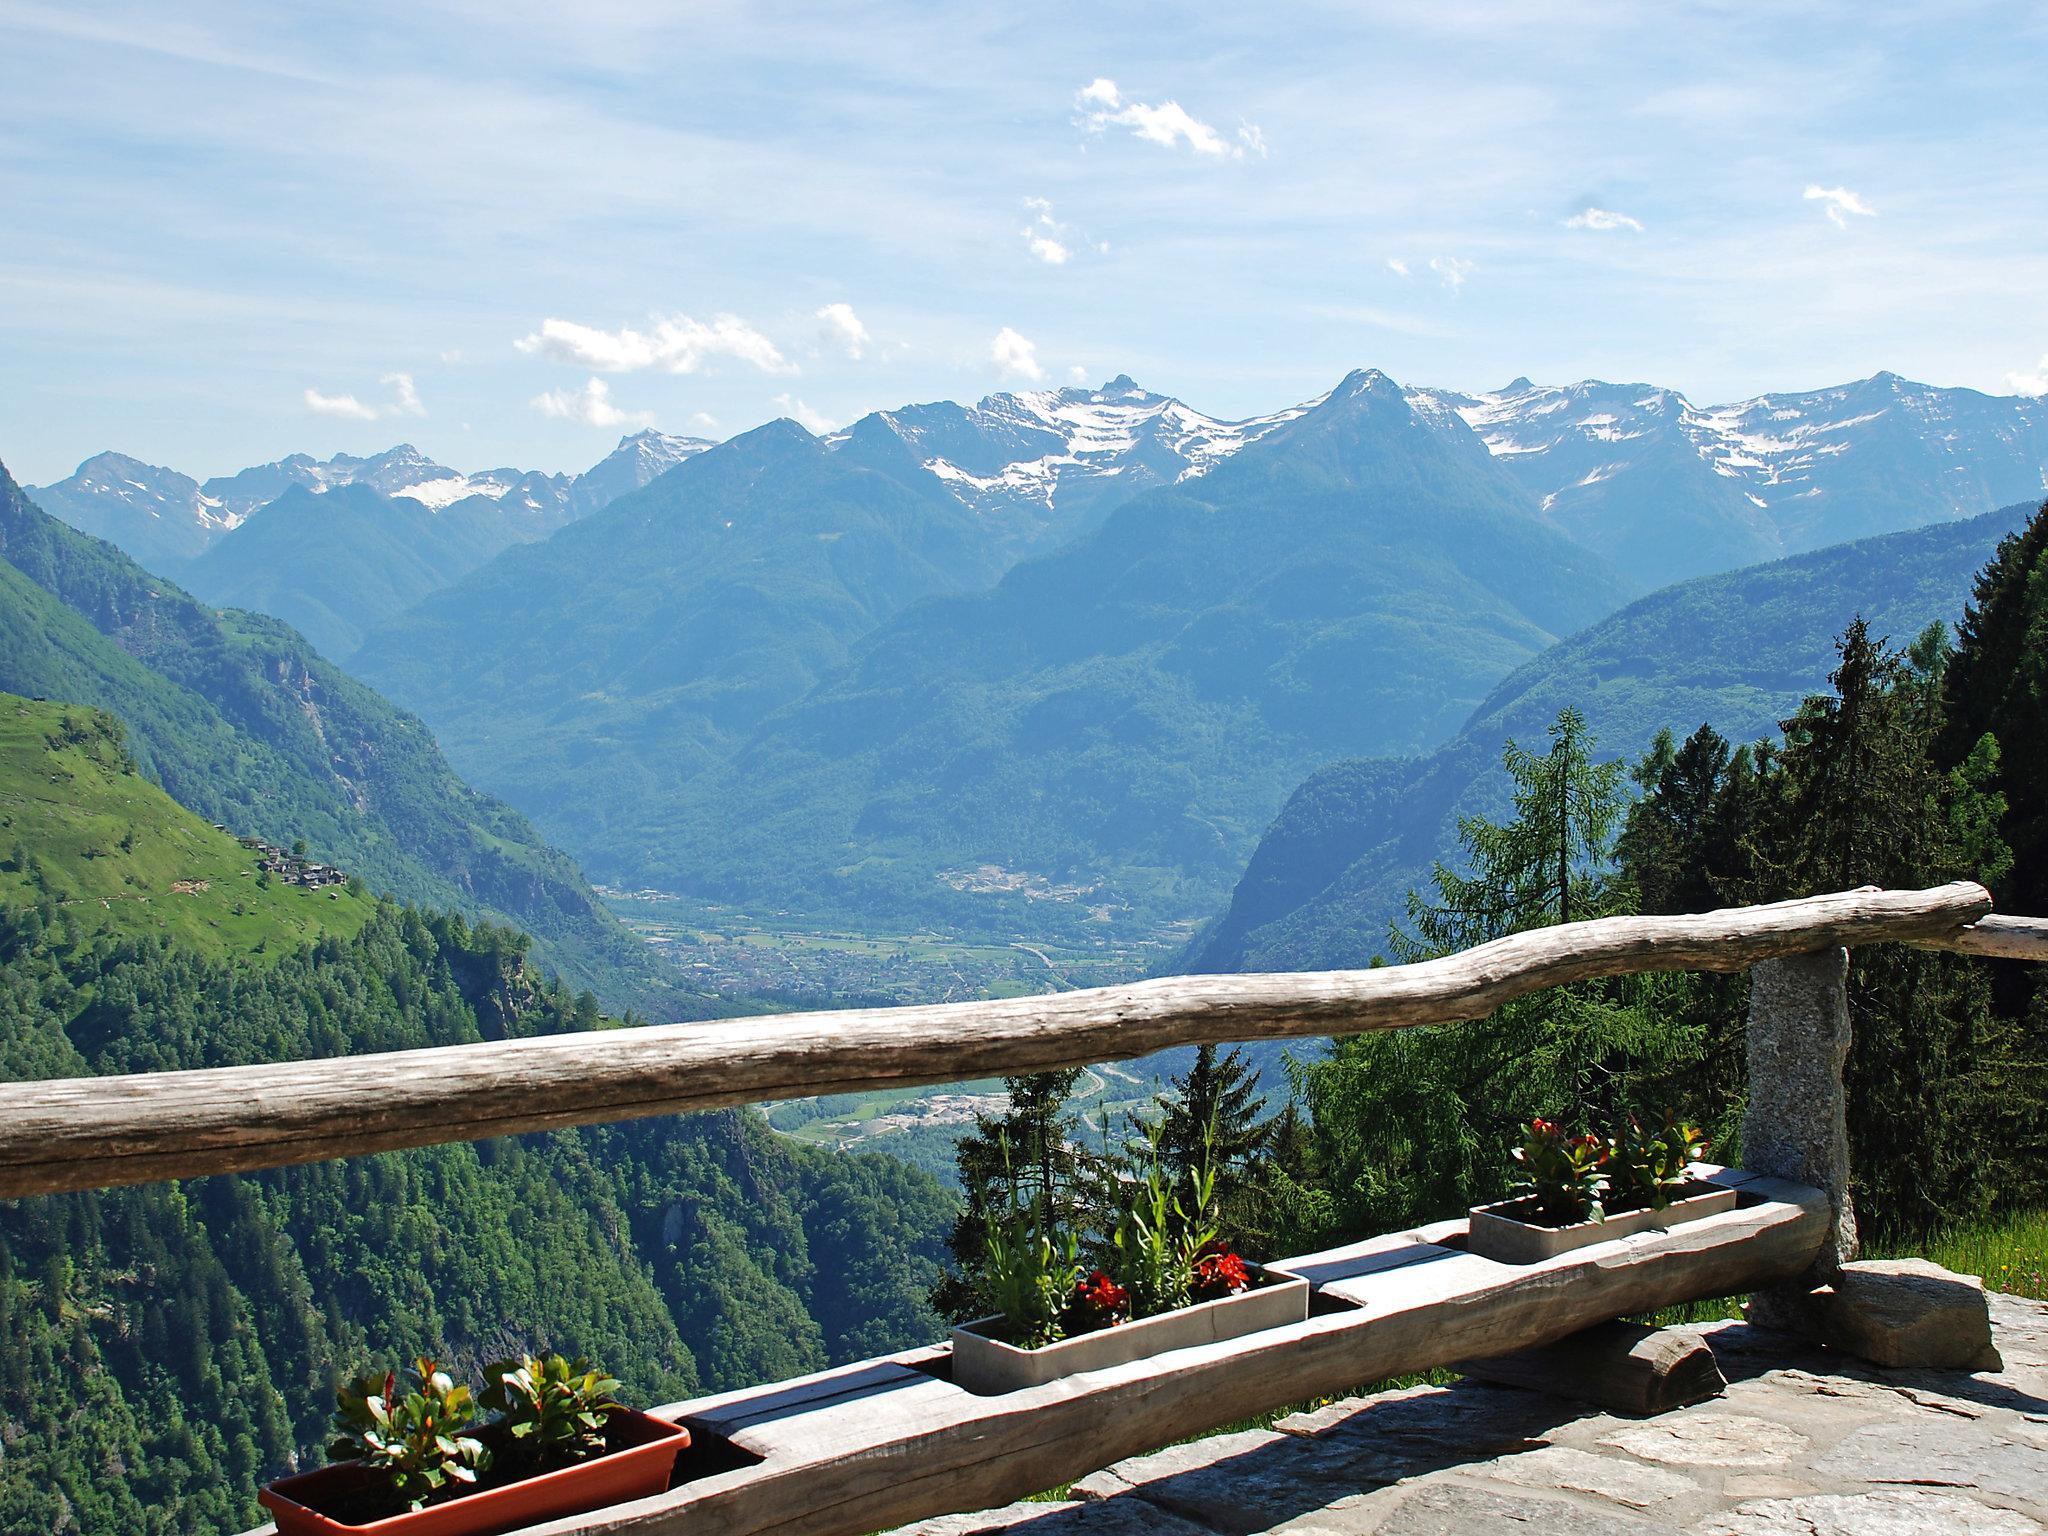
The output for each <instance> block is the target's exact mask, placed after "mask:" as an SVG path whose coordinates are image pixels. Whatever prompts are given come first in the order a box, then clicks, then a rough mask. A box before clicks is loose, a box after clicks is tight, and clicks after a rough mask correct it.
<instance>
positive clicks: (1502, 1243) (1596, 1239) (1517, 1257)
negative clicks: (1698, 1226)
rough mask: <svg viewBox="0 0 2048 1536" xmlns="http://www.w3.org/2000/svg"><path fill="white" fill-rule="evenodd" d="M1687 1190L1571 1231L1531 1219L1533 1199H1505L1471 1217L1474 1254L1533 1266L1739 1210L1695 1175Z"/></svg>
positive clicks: (1727, 1193)
mask: <svg viewBox="0 0 2048 1536" xmlns="http://www.w3.org/2000/svg"><path fill="white" fill-rule="evenodd" d="M1686 1188H1687V1189H1689V1190H1692V1191H1694V1192H1693V1193H1691V1194H1687V1195H1685V1196H1682V1197H1681V1198H1679V1199H1677V1200H1674V1201H1672V1202H1671V1203H1670V1204H1669V1205H1667V1206H1665V1207H1664V1208H1663V1209H1661V1210H1649V1209H1644V1210H1640V1211H1621V1212H1619V1213H1617V1214H1614V1215H1610V1216H1608V1217H1607V1218H1606V1220H1604V1221H1578V1222H1573V1223H1572V1224H1571V1225H1570V1226H1568V1227H1547V1226H1544V1225H1543V1224H1542V1223H1541V1222H1538V1221H1532V1220H1530V1219H1529V1216H1530V1214H1531V1212H1532V1211H1533V1208H1534V1206H1535V1199H1534V1197H1533V1196H1524V1197H1523V1198H1522V1199H1520V1200H1503V1201H1501V1202H1500V1203H1499V1204H1497V1205H1475V1206H1473V1207H1472V1212H1471V1239H1470V1241H1471V1247H1472V1251H1473V1252H1474V1253H1477V1254H1483V1255H1485V1256H1486V1257H1487V1258H1489V1259H1498V1260H1499V1261H1500V1262H1501V1263H1503V1264H1534V1263H1536V1262H1537V1261H1538V1260H1541V1259H1554V1258H1556V1257H1557V1256H1558V1255H1559V1254H1560V1253H1569V1252H1571V1251H1572V1250H1573V1249H1574V1248H1584V1247H1585V1246H1586V1245H1587V1244H1589V1243H1604V1242H1608V1241H1610V1240H1612V1239H1614V1238H1617V1237H1629V1236H1632V1235H1633V1234H1635V1233H1637V1232H1651V1231H1668V1230H1670V1229H1671V1228H1672V1227H1676V1226H1681V1225H1683V1224H1684V1223H1686V1222H1688V1221H1698V1220H1699V1219H1700V1218H1701V1217H1702V1216H1712V1215H1715V1214H1716V1213H1718V1212H1721V1211H1731V1210H1733V1209H1734V1208H1735V1191H1734V1190H1732V1189H1723V1188H1721V1187H1720V1186H1718V1185H1715V1184H1713V1183H1710V1182H1709V1181H1708V1180H1706V1179H1704V1178H1700V1177H1697V1176H1695V1177H1693V1178H1690V1179H1688V1181H1687V1183H1686Z"/></svg>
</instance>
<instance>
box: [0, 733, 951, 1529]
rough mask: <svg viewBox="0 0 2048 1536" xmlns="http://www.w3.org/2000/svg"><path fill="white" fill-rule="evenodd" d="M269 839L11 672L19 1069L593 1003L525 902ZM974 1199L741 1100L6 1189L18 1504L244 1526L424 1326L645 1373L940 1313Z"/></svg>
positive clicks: (8, 1494)
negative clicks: (221, 814)
mask: <svg viewBox="0 0 2048 1536" xmlns="http://www.w3.org/2000/svg"><path fill="white" fill-rule="evenodd" d="M252 865H253V861H252V859H251V857H250V856H249V855H248V854H247V853H246V852H245V851H244V850H243V849H242V848H241V846H240V845H239V844H238V843H236V842H235V841H234V840H233V839H231V838H228V837H226V836H225V835H224V834H221V833H218V832H216V831H215V830H214V829H213V828H212V827H210V826H209V825H207V824H206V823H205V822H203V821H200V820H199V819H198V818H196V817H194V816H192V815H191V814H190V813H188V812H186V811H184V810H183V809H181V808H180V807H178V806H177V805H176V804H174V803H173V802H172V801H170V800H169V799H168V798H167V797H166V796H165V795H164V794H163V793H162V792H161V791H160V790H158V789H157V788H155V786H153V785H151V784H150V783H148V782H147V781H146V780H144V779H142V778H141V777H139V776H138V775H137V773H136V772H135V770H134V768H133V766H132V765H131V764H130V763H129V761H128V760H127V758H126V757H125V755H124V752H123V749H122V745H121V731H120V729H119V727H118V726H117V725H116V723H115V722H114V721H113V720H112V719H111V718H110V717H108V716H106V715H104V714H101V713H98V712H96V711H93V710H91V709H88V708H86V707H83V706H79V705H73V704H65V703H61V702H47V703H45V702H36V701H32V700H22V699H18V698H14V697H0V1081H9V1080H21V1079H28V1078H43V1077H53V1076H82V1075H88V1074H97V1073H127V1072H151V1071H169V1070H179V1069H186V1068H194V1067H211V1066H225V1065H231V1064H235V1063H239V1062H249V1061H258V1060H262V1061H279V1060H294V1059H303V1058H308V1057H317V1056H327V1055H335V1054H342V1053H357V1052H368V1051H391V1050H406V1049H416V1048H421V1047H427V1046H438V1045H459V1044H466V1043H471V1042H476V1041H480V1040H484V1039H490V1038H504V1037H507V1036H524V1035H532V1034H539V1033H552V1032H560V1031H568V1030H581V1029H594V1028H606V1027H610V1022H609V1021H608V1020H606V1019H604V1018H603V1017H602V1016H601V1015H600V1014H599V1013H598V1011H597V1009H596V1008H595V1006H594V1005H593V1004H592V1002H591V1000H590V999H589V997H588V996H587V995H585V996H581V997H579V996H578V995H576V994H575V993H574V992H572V991H571V990H570V989H568V988H566V987H564V986H563V985H561V984H560V983H559V982H558V981H555V980H553V979H551V978H549V977H548V976H546V975H544V974H542V973H541V972H539V971H538V970H537V969H536V968H535V967H534V966H533V965H532V964H531V963H530V961H529V958H528V955H529V946H528V941H527V939H526V937H525V935H523V934H521V933H518V932H517V931H515V930H512V929H507V928H502V927H497V926H492V925H484V924H474V925H473V924H471V923H469V922H467V921H466V920H465V919H464V918H463V917H461V916H460V915H458V914H452V913H444V912H433V911H425V910H421V909H419V908H416V907H409V906H401V905H400V904H398V903H397V902H395V901H392V900H390V899H389V898H385V899H382V900H377V901H371V900H369V899H367V898H365V897H362V896H360V895H355V894H351V893H350V892H349V891H348V890H346V889H345V888H340V889H332V890H325V891H310V890H304V889H299V888H295V887H290V886H287V885H285V884H284V883H282V882H280V881H278V880H276V879H272V880H271V881H270V882H269V883H268V884H266V883H265V881H264V879H263V877H262V875H261V874H260V873H258V872H256V871H255V870H254V869H253V867H252ZM956 1209H957V1207H956V1203H955V1201H954V1200H953V1198H952V1197H951V1196H950V1195H949V1194H948V1193H947V1192H946V1191H945V1190H944V1189H943V1188H942V1187H941V1186H940V1185H939V1183H938V1182H937V1181H936V1180H935V1179H933V1178H932V1177H930V1176H929V1175H926V1174H922V1173H919V1172H917V1171H916V1170H914V1169H911V1168H908V1167H906V1166H904V1165H903V1164H900V1163H897V1162H894V1161H893V1160H890V1159H888V1158H883V1157H877V1156H848V1155H844V1154H836V1153H831V1152H826V1151H823V1150H820V1149H816V1148H810V1147H805V1146H801V1145H798V1144H796V1143H793V1142H790V1141H787V1140H784V1139H783V1138H780V1137H777V1136H775V1135H773V1134H772V1133H771V1132H770V1131H769V1130H768V1129H767V1127H766V1126H765V1125H764V1124H763V1123H762V1122H761V1121H760V1120H759V1119H758V1118H757V1117H754V1116H751V1115H745V1114H737V1113H729V1114H717V1115H702V1116H695V1117H688V1118H683V1119H670V1120H654V1121H640V1122H635V1123H633V1124H630V1125H624V1126H614V1127H604V1128H598V1129H592V1130H588V1131H577V1132H560V1133H554V1134H550V1135H541V1136H531V1137H525V1138H520V1139H517V1140H505V1141H496V1142H487V1143H481V1144H477V1145H457V1146H446V1147H435V1148H428V1149H423V1150H420V1151H414V1152H405V1153H396V1154H390V1155H386V1156H380V1157H367V1158H356V1159H351V1160H348V1161H346V1162H337V1163H324V1164H316V1165H311V1166H307V1167H302V1168H293V1169H285V1170H281V1171H278V1172H276V1173H271V1174H265V1175H261V1176H258V1177H221V1178H214V1179H202V1180H195V1181H190V1182H186V1183H181V1184H157V1185H146V1186H142V1187H138V1188H133V1189H123V1190H113V1191H106V1192H100V1193H93V1194H83V1195H66V1196H53V1197H48V1198H42V1199H31V1200H14V1201H0V1423H4V1424H5V1425H6V1426H8V1437H7V1444H6V1454H5V1456H4V1457H0V1530H4V1531H8V1532H16V1531H20V1532H29V1531H38V1532H40V1531H49V1532H62V1533H71V1536H214V1533H223V1536H224V1533H232V1532H237V1531H241V1530H245V1529H247V1528H249V1527H250V1526H253V1525H255V1524H257V1523H258V1522H259V1521H260V1519H261V1511H260V1510H259V1509H258V1508H257V1507H256V1504H255V1500H254V1496H255V1490H256V1488H257V1487H258V1485H259V1484H260V1483H261V1482H263V1481H265V1480H268V1479H269V1478H272V1477H275V1476H277V1475H279V1474H280V1473H282V1472H284V1471H287V1470H290V1469H292V1468H294V1467H302V1466H305V1465H307V1464H310V1463H315V1462H317V1461H318V1460H319V1459H320V1457H321V1455H322V1454H323V1447H324V1445H325V1443H326V1439H327V1434H326V1430H327V1417H328V1413H329V1410H330V1409H331V1407H332V1404H333V1387H334V1383H335V1382H336V1381H337V1380H338V1379H340V1378H342V1377H345V1376H348V1375H353V1374H355V1373H357V1372H359V1371H361V1370H363V1369H366V1368H368V1367H370V1366H371V1365H372V1364H373V1363H374V1364H377V1365H385V1366H388V1365H392V1364H396V1363H397V1362H399V1361H400V1360H402V1359H408V1358H411V1357H412V1356H414V1355H417V1354H421V1353H425V1354H431V1355H434V1356H437V1357H438V1358H441V1359H444V1360H451V1361H457V1362H476V1361H480V1360H483V1359H487V1358H491V1357H493V1356H495V1355H496V1354H498V1353H500V1352H502V1351H505V1350H509V1349H515V1348H520V1347H534V1348H547V1349H560V1350H563V1351H566V1352H568V1353H571V1354H578V1353H587V1354H590V1355H591V1356H593V1357H595V1358H597V1359H600V1360H602V1361H603V1362H604V1363H605V1364H606V1365H607V1366H608V1367H609V1368H610V1369H611V1370H612V1371H613V1373H614V1374H616V1375H617V1376H618V1377H619V1378H620V1379H621V1380H622V1381H623V1382H624V1383H625V1384H626V1390H627V1392H628V1393H629V1394H630V1396H631V1397H633V1398H634V1399H635V1400H637V1401H639V1402H642V1403H648V1404H655V1403H660V1402H663V1401H668V1400H671V1399H674V1398H677V1397H683V1396H689V1395H693V1394H695V1393H698V1392H700V1391H707V1390H717V1389H720V1388H726V1387H735V1386H739V1385H743V1384H746V1383H751V1382H757V1381H762V1380H773V1379H776V1378H778V1377H783V1376H789V1375H794V1374H798V1373H801V1372H804V1371H808V1370H815V1369H821V1368H823V1367H825V1366H827V1365H829V1364H833V1363H839V1362H844V1361H848V1360H853V1359H858V1358H863V1357H865V1356H868V1355H872V1354H875V1353H878V1352H883V1351H887V1350H890V1349H895V1348H901V1347H905V1346H908V1345H911V1344H914V1343H919V1342H923V1341H925V1340H927V1339H930V1338H932V1337H935V1336H936V1335H937V1333H938V1332H939V1327H940V1325H939V1323H938V1320H937V1319H936V1318H935V1317H934V1316H933V1315H932V1314H931V1313H930V1311H929V1310H928V1308H927V1307H926V1305H925V1301H924V1297H925V1293H926V1291H927V1289H928V1288H929V1287H930V1286H931V1285H932V1283H933V1282H934V1281H935V1280H936V1278H937V1276H938V1266H939V1261H940V1255H941V1250H942V1243H943V1234H944V1233H945V1231H946V1230H947V1228H948V1227H949V1225H950V1224H951V1222H952V1220H953V1219H954V1216H955V1214H956ZM878 1254H881V1255H886V1256H887V1260H888V1261H887V1262H886V1263H882V1264H878V1263H876V1262H875V1257H876V1255H878Z"/></svg>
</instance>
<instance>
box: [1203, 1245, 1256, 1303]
mask: <svg viewBox="0 0 2048 1536" xmlns="http://www.w3.org/2000/svg"><path fill="white" fill-rule="evenodd" d="M1251 1285H1252V1277H1251V1273H1250V1271H1248V1270H1247V1269H1246V1268H1245V1267H1244V1260H1243V1259H1241V1258H1239V1257H1238V1256H1237V1255H1236V1254H1234V1253H1231V1252H1229V1251H1228V1250H1225V1251H1223V1252H1220V1253H1205V1254H1203V1255H1202V1257H1201V1258H1199V1259H1197V1260H1196V1261H1195V1284H1194V1291H1195V1294H1196V1295H1197V1296H1201V1297H1205V1298H1206V1297H1216V1296H1235V1295H1237V1293H1238V1292H1240V1291H1248V1290H1250V1289H1251Z"/></svg>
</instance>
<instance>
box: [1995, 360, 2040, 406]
mask: <svg viewBox="0 0 2048 1536" xmlns="http://www.w3.org/2000/svg"><path fill="white" fill-rule="evenodd" d="M2005 387H2006V388H2007V389H2009V390H2011V391H2012V392H2013V393H2014V394H2016V395H2032V396H2035V397H2037V398H2038V397H2039V396H2041V395H2048V356H2044V357H2043V358H2042V359H2041V361H2040V362H2039V363H2038V364H2036V365H2035V368H2034V371H2033V372H2032V373H2008V374H2007V375H2006V376H2005Z"/></svg>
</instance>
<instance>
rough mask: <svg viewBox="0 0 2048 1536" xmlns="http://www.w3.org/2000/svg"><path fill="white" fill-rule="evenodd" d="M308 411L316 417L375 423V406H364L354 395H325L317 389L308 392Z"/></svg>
mask: <svg viewBox="0 0 2048 1536" xmlns="http://www.w3.org/2000/svg"><path fill="white" fill-rule="evenodd" d="M306 409H307V410H309V411H311V412H312V413H313V414H314V415H315V416H342V417H346V418H347V419H348V420H350V421H375V420H376V419H377V411H376V408H375V407H374V406H368V405H365V404H363V402H362V401H360V400H358V399H357V398H356V397H355V396H354V395H323V394H321V393H320V391H319V390H317V389H309V390H307V391H306Z"/></svg>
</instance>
